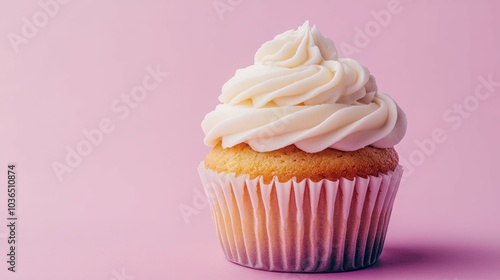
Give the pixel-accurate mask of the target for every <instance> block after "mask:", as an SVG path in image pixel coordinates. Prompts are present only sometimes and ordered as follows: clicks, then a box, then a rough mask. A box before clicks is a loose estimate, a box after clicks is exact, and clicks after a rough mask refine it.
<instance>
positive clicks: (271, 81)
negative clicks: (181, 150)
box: [202, 22, 406, 153]
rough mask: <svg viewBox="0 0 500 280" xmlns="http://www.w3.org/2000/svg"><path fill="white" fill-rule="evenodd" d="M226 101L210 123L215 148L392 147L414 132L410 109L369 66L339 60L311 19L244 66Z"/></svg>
mask: <svg viewBox="0 0 500 280" xmlns="http://www.w3.org/2000/svg"><path fill="white" fill-rule="evenodd" d="M219 100H220V101H221V102H222V103H223V104H221V105H219V106H217V107H216V108H215V110H214V111H212V112H210V113H209V114H207V116H206V117H205V119H204V120H203V122H202V128H203V131H204V132H205V134H206V137H205V143H206V144H207V145H209V146H214V145H216V144H217V143H218V142H219V141H222V146H223V147H232V146H234V145H237V144H239V143H243V142H245V143H248V144H249V145H250V146H251V147H252V149H254V150H256V151H259V152H266V151H271V150H276V149H279V148H283V147H285V146H288V145H292V144H295V145H296V146H297V147H298V148H299V149H302V150H304V151H306V152H310V153H314V152H318V151H321V150H324V149H326V148H335V149H338V150H344V151H353V150H357V149H360V148H363V147H365V146H368V145H372V146H375V147H379V148H389V147H392V146H394V145H396V144H397V143H398V142H399V141H400V140H401V139H402V137H403V136H404V134H405V132H406V117H405V115H404V113H403V112H402V111H401V109H400V108H399V107H398V106H397V104H396V103H395V102H394V100H392V99H391V98H390V97H389V96H387V95H385V94H382V93H379V92H377V86H376V82H375V79H374V78H373V76H371V75H370V73H369V71H368V69H366V68H365V67H364V66H362V65H361V64H359V63H358V62H357V61H355V60H352V59H347V58H341V59H338V58H337V52H336V50H335V47H334V45H333V43H332V42H331V41H330V40H329V39H327V38H325V37H323V36H322V35H321V33H319V32H318V31H317V30H316V28H315V27H312V28H310V27H309V25H308V22H306V23H305V24H304V25H302V26H301V27H299V28H298V29H297V30H291V31H287V32H285V33H283V34H280V35H278V36H276V37H275V39H274V40H272V41H269V42H267V43H264V44H263V45H262V47H261V48H260V49H259V50H258V51H257V53H256V55H255V65H252V66H249V67H247V68H244V69H240V70H237V71H236V74H235V75H234V77H232V78H231V79H230V80H229V81H227V82H226V84H224V86H223V88H222V94H221V95H220V97H219Z"/></svg>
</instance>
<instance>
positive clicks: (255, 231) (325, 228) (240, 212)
mask: <svg viewBox="0 0 500 280" xmlns="http://www.w3.org/2000/svg"><path fill="white" fill-rule="evenodd" d="M198 171H199V173H200V177H201V180H202V183H203V186H204V189H205V192H206V194H207V197H208V201H209V204H210V209H211V212H212V219H213V221H214V224H215V228H216V231H217V235H218V237H219V240H220V243H221V246H222V249H223V251H224V253H225V255H226V258H227V259H228V260H229V261H231V262H234V263H237V264H240V265H243V266H247V267H251V268H256V269H262V270H270V271H286V272H327V271H330V272H333V271H348V270H355V269H360V268H364V267H368V266H370V265H372V264H374V263H375V262H377V260H378V258H379V256H380V254H381V252H382V247H383V245H384V240H385V236H386V232H387V226H388V224H389V219H390V216H391V211H392V206H393V203H394V198H395V196H396V192H397V189H398V186H399V182H400V179H401V175H402V173H403V170H402V167H401V166H398V167H397V168H396V169H395V170H394V171H389V172H388V173H387V174H379V175H378V176H368V177H367V178H362V177H355V178H354V179H353V180H348V179H346V178H340V179H339V180H337V181H330V180H327V179H323V180H321V181H319V182H314V181H311V180H309V179H305V180H303V181H301V182H297V181H296V180H295V179H291V180H289V181H287V182H279V181H278V179H277V178H276V177H275V178H274V179H273V180H272V181H271V182H270V183H265V182H264V180H263V177H262V176H259V177H256V178H250V176H249V175H240V176H235V174H234V173H217V172H216V171H213V170H211V169H207V168H205V167H204V165H203V163H202V164H200V166H199V168H198Z"/></svg>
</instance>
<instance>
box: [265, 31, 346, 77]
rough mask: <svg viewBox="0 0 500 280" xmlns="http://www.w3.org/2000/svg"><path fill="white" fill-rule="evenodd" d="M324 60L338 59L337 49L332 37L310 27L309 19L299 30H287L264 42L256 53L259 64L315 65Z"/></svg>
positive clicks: (290, 66) (289, 66)
mask: <svg viewBox="0 0 500 280" xmlns="http://www.w3.org/2000/svg"><path fill="white" fill-rule="evenodd" d="M323 60H337V49H335V46H334V45H333V42H332V41H331V40H330V39H328V38H326V37H324V36H323V35H321V33H320V32H319V31H318V30H317V29H316V26H313V27H312V28H310V27H309V21H306V22H305V23H304V24H303V25H302V26H301V27H299V28H298V29H297V30H289V31H286V32H284V33H282V34H279V35H278V36H276V37H275V38H274V40H271V41H268V42H266V43H264V44H263V45H262V46H261V47H260V48H259V50H257V53H256V54H255V64H257V65H258V64H261V65H273V66H281V67H288V68H293V67H298V66H301V65H314V64H318V63H321V61H323Z"/></svg>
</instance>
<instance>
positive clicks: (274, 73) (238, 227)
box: [198, 22, 406, 272]
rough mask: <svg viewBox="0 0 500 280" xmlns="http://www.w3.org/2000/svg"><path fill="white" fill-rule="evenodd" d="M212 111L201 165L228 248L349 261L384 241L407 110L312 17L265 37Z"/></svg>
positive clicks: (289, 268) (334, 266)
mask: <svg viewBox="0 0 500 280" xmlns="http://www.w3.org/2000/svg"><path fill="white" fill-rule="evenodd" d="M219 100H220V101H221V103H222V104H220V105H218V106H217V107H216V108H215V109H214V110H213V111H212V112H210V113H208V114H207V115H206V116H205V119H204V120H203V121H202V129H203V131H204V133H205V139H204V142H205V144H206V145H208V146H211V147H213V148H212V150H211V151H210V152H209V154H208V155H207V156H206V158H205V160H204V161H203V162H202V163H201V164H200V165H199V167H198V171H199V174H200V177H201V180H202V183H203V186H204V189H205V192H206V194H207V197H208V198H209V199H208V200H209V204H210V209H211V212H212V218H213V221H214V225H215V229H216V232H217V235H218V237H219V240H220V243H221V246H222V249H223V252H224V253H225V256H226V258H227V259H228V260H229V261H231V262H234V263H237V264H240V265H243V266H247V267H251V268H256V269H262V270H270V271H284V272H327V271H349V270H354V269H360V268H364V267H368V266H370V265H372V264H374V263H375V262H376V261H377V260H378V258H379V256H380V254H381V252H382V248H383V245H384V240H385V236H386V232H387V227H388V224H389V219H390V215H391V211H392V206H393V202H394V198H395V196H396V192H397V189H398V186H399V181H400V179H401V175H402V168H401V166H400V165H399V164H398V155H397V153H396V151H395V150H394V145H396V144H397V143H399V141H400V140H401V139H402V138H403V136H404V134H405V132H406V117H405V114H404V113H403V111H401V109H400V108H399V107H398V105H397V104H396V103H395V102H394V100H393V99H392V98H391V97H389V96H388V95H386V94H384V93H381V92H378V90H377V85H376V83H375V79H374V77H373V76H372V75H370V73H369V71H368V69H367V68H365V67H364V66H363V65H361V64H360V63H359V62H357V61H355V60H352V59H348V58H338V55H337V51H336V49H335V46H334V45H333V43H332V41H331V40H329V39H328V38H326V37H324V36H323V35H322V34H321V33H320V32H319V31H318V30H317V29H316V27H315V26H313V27H310V26H309V24H308V22H306V23H304V24H303V25H302V26H300V27H299V28H297V29H296V30H289V31H286V32H284V33H282V34H279V35H277V36H276V37H275V38H274V39H273V40H271V41H268V42H266V43H264V44H263V45H262V46H261V47H260V49H259V50H258V51H257V53H256V54H255V63H254V65H251V66H249V67H247V68H244V69H239V70H237V71H236V73H235V75H234V76H233V77H232V78H231V79H229V80H228V81H227V82H226V83H225V84H224V86H223V87H222V93H221V95H220V97H219Z"/></svg>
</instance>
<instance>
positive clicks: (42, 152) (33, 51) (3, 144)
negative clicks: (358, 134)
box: [0, 0, 500, 280]
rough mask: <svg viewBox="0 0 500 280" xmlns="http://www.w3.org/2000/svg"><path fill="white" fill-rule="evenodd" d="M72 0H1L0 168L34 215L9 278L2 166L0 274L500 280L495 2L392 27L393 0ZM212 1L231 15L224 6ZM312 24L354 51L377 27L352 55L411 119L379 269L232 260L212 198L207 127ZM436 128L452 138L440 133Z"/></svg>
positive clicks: (441, 4) (402, 15)
mask: <svg viewBox="0 0 500 280" xmlns="http://www.w3.org/2000/svg"><path fill="white" fill-rule="evenodd" d="M47 1H48V0H45V1H43V0H42V2H44V3H45V2H47ZM49 2H50V1H49ZM61 2H63V1H62V0H61ZM68 2H69V3H67V4H64V5H63V4H58V10H57V9H56V8H55V6H52V8H51V9H52V10H51V11H52V14H53V16H52V17H48V18H45V19H47V21H45V22H44V17H43V16H44V15H43V14H41V13H43V9H42V7H41V6H40V4H38V2H37V1H36V0H29V1H2V2H0V36H3V39H2V40H0V94H1V97H2V98H1V102H0V132H1V134H0V135H1V137H0V173H1V174H5V173H6V171H2V170H6V168H7V167H6V165H7V163H8V162H16V163H17V166H18V200H19V202H18V203H19V205H18V216H19V219H20V220H19V221H18V244H19V245H18V252H17V253H18V263H17V269H18V272H16V273H11V272H8V271H7V264H6V262H5V260H6V253H7V243H6V239H5V237H6V234H7V228H6V226H5V223H6V208H7V207H6V193H7V192H6V183H5V182H6V178H4V177H3V176H5V175H3V176H2V178H0V181H1V182H2V183H1V185H2V187H1V188H0V189H1V191H0V253H1V254H0V260H1V261H0V278H1V279H30V280H31V279H56V280H58V279H72V280H83V279H95V280H109V279H115V280H121V279H136V280H144V279H220V280H222V279H329V278H332V279H333V278H335V279H353V278H356V279H499V278H500V267H499V263H500V219H499V218H498V213H499V211H500V203H498V200H499V199H500V188H499V185H498V182H496V180H497V178H498V173H496V172H498V170H499V168H500V164H499V162H500V161H499V160H498V158H499V157H500V149H499V148H498V143H499V142H500V133H498V129H499V128H498V123H499V122H500V114H499V113H498V108H499V107H500V86H498V85H496V86H493V87H491V88H490V91H491V93H490V94H489V96H488V97H485V98H483V99H484V100H480V101H478V99H477V98H475V97H473V96H474V92H475V90H476V88H477V87H478V86H479V85H480V81H479V78H480V77H485V78H488V76H490V75H491V79H492V80H494V81H500V70H499V69H500V68H499V65H500V54H499V50H500V35H499V33H498V27H499V26H500V17H498V11H499V10H500V5H499V4H498V2H497V1H486V0H482V1H472V0H470V1H465V0H464V1H451V0H447V1H410V0H400V1H397V2H399V8H398V9H399V10H398V11H399V12H398V13H394V14H392V16H391V20H390V22H388V23H387V24H385V23H384V25H386V26H382V27H380V24H378V23H375V19H374V15H373V13H372V12H375V14H377V13H378V12H379V11H381V10H387V6H388V3H390V2H391V1H389V0H379V1H314V4H312V2H311V1H288V0H281V1H244V0H218V1H212V0H210V1H175V2H174V1H160V0H145V1H140V2H139V1H96V0H93V1H89V0H85V1H81V0H73V1H68ZM214 3H216V4H220V3H226V5H229V6H226V7H230V10H229V11H226V12H225V13H223V14H222V15H220V16H219V14H218V13H217V12H216V10H215V9H214ZM41 11H42V12H41ZM54 11H55V12H54ZM34 15H36V16H38V18H37V20H38V22H39V23H40V22H41V24H42V25H44V26H42V27H39V28H38V31H37V32H36V33H35V34H34V35H33V34H29V33H27V34H28V35H29V36H31V37H32V38H24V41H23V42H24V43H20V44H19V45H18V46H17V47H18V52H16V51H15V48H14V47H13V45H12V43H11V42H10V40H9V34H11V32H13V33H15V34H17V35H18V36H24V35H22V27H23V24H25V23H24V22H23V17H27V18H28V19H29V20H30V21H31V22H33V19H32V17H33V16H34ZM306 19H309V20H310V21H311V23H312V24H316V25H317V26H318V28H319V29H320V31H322V33H323V34H325V35H326V36H329V37H331V38H332V39H333V41H334V42H335V43H336V45H337V48H338V49H339V51H340V53H341V55H344V54H345V52H342V50H341V49H340V45H342V44H343V45H344V46H345V44H350V45H353V46H355V44H356V43H355V39H356V36H358V37H359V34H358V35H357V32H358V31H357V29H356V28H360V29H364V28H365V27H367V26H368V27H369V28H372V29H371V31H369V32H371V33H370V34H371V35H373V36H371V37H369V40H368V42H365V45H363V46H362V47H360V48H359V52H358V53H353V54H351V55H350V56H351V57H353V58H355V59H358V60H359V61H360V62H362V63H363V64H364V65H366V66H367V67H369V69H370V70H371V72H372V73H373V74H374V75H375V77H376V78H377V81H378V85H379V88H380V89H381V90H382V91H384V92H387V93H389V94H390V95H392V96H393V97H394V99H396V100H397V101H398V103H399V104H400V106H401V107H402V108H403V109H404V110H405V111H406V113H407V115H408V120H409V128H408V133H407V135H406V138H405V139H404V140H403V141H402V142H401V143H400V144H399V145H398V146H397V150H398V151H399V153H400V157H401V158H402V159H403V160H406V161H407V162H409V163H407V164H406V166H405V167H406V169H407V177H406V178H405V181H404V182H403V183H402V184H401V188H400V191H399V193H398V196H397V198H396V204H395V206H394V212H393V216H392V220H391V224H390V227H389V233H388V235H387V241H386V245H385V249H384V252H383V254H382V256H381V260H380V262H379V263H378V264H377V265H375V266H374V267H372V268H370V269H366V270H361V271H356V272H350V273H341V274H334V275H332V274H319V275H310V274H306V275H301V274H296V275H292V274H282V273H269V272H261V271H255V270H251V269H247V268H243V267H240V266H237V265H234V264H231V263H229V262H227V261H225V259H224V257H223V255H222V251H221V250H220V248H219V244H218V241H217V240H216V236H215V231H214V230H213V227H212V224H211V220H210V211H209V209H208V207H206V205H205V204H204V203H203V201H199V200H198V198H199V197H198V196H197V195H196V193H197V191H199V190H201V184H200V181H199V178H198V175H197V172H196V167H197V165H198V163H199V162H200V161H201V160H202V159H203V157H204V156H205V154H206V153H207V152H208V150H209V148H208V147H205V146H204V145H203V142H202V139H203V136H204V135H203V133H202V131H201V128H200V122H201V120H202V118H203V116H204V115H205V114H206V113H207V112H209V111H210V110H212V109H213V108H214V106H215V105H216V104H217V103H218V101H217V96H218V95H219V93H220V88H221V86H222V84H223V83H224V82H225V81H226V80H227V79H229V78H230V77H231V76H232V75H233V73H234V71H235V70H236V69H237V68H242V67H246V66H248V65H250V64H251V63H252V62H253V55H254V53H255V51H256V50H257V49H258V47H259V46H260V45H261V44H262V43H263V42H265V41H267V40H269V39H271V38H273V37H274V36H275V35H276V34H278V33H281V32H283V31H285V30H288V29H291V28H296V27H297V26H299V25H301V24H302V23H303V22H304V21H305V20H306ZM370 26H371V27H370ZM377 26H378V27H380V28H379V29H377ZM358 33H359V32H358ZM32 35H33V36H32ZM10 36H13V35H12V34H11V35H10ZM358 46H361V45H359V42H358ZM156 65H159V67H160V69H162V71H165V72H169V76H168V77H166V78H163V80H162V81H161V83H159V84H158V87H157V88H156V89H154V90H152V91H150V92H148V93H147V95H146V96H145V97H144V100H142V101H141V102H138V103H137V104H135V103H134V105H136V108H134V109H130V114H128V115H126V116H125V115H122V114H120V113H116V112H114V111H113V109H112V106H113V104H115V105H117V104H118V105H121V106H124V104H125V103H123V102H122V101H120V98H121V97H120V96H121V95H124V96H129V95H130V92H131V89H132V88H134V87H135V86H138V85H141V84H142V80H143V78H144V77H145V76H147V75H148V72H147V71H146V67H148V66H150V67H152V68H155V67H156ZM481 90H482V91H481V92H482V93H487V92H488V91H486V88H484V87H483V88H482V89H481ZM464 100H465V101H466V108H468V109H469V111H470V112H465V113H464V114H463V116H461V115H459V114H458V113H455V112H454V111H453V110H454V106H457V105H456V104H462V103H463V102H464ZM467 102H468V103H467ZM454 104H455V105H454ZM115 109H116V108H115ZM122 109H123V108H122ZM450 110H452V111H450ZM123 114H124V113H123ZM443 114H445V115H447V118H444V117H443ZM120 117H122V118H120ZM106 118H107V119H109V121H110V122H111V123H112V125H113V127H114V130H113V131H112V132H110V133H107V134H104V136H103V139H102V143H100V144H99V145H97V146H94V147H92V151H91V152H90V153H89V155H87V156H85V157H83V160H82V161H81V163H80V164H78V165H77V166H76V167H75V168H72V169H73V170H72V172H70V173H65V174H63V176H62V182H61V181H60V180H58V178H57V176H56V174H55V172H54V170H53V167H52V164H53V162H59V163H64V162H65V156H66V154H67V151H66V146H69V147H71V148H72V149H76V147H77V145H78V144H79V143H80V142H82V141H85V139H86V138H85V137H84V136H83V134H82V130H84V129H86V130H93V129H96V128H98V127H99V122H101V121H102V120H103V119H106ZM436 129H438V130H439V131H440V132H441V134H443V135H444V136H441V138H440V139H438V140H442V141H440V142H442V143H437V142H434V144H430V142H429V141H430V140H425V141H424V139H430V138H431V137H432V135H433V133H437V132H433V131H434V130H436ZM444 138H445V140H443V139H444ZM419 141H420V142H422V141H424V142H425V143H427V144H426V145H427V146H425V147H426V148H425V152H427V154H424V152H423V151H421V150H422V148H419V144H418V143H417V142H419ZM433 145H434V147H432V146H433ZM420 146H421V145H420ZM193 200H194V201H193ZM186 207H191V209H192V210H193V213H195V214H192V215H190V216H189V217H188V219H184V218H183V216H182V215H181V212H180V210H179V209H180V208H184V209H186ZM186 221H187V222H186Z"/></svg>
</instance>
